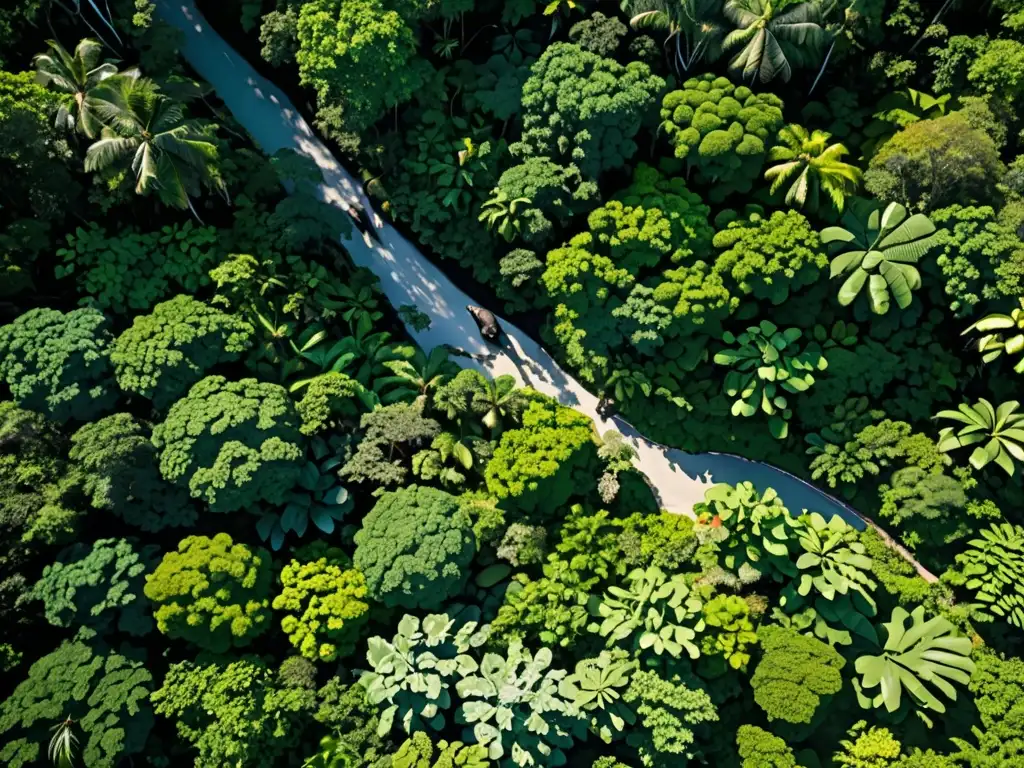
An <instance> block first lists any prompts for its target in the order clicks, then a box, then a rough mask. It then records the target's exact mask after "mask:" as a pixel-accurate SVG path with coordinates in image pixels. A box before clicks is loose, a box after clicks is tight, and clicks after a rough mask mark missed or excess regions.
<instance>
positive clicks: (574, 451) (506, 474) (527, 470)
mask: <svg viewBox="0 0 1024 768" xmlns="http://www.w3.org/2000/svg"><path fill="white" fill-rule="evenodd" d="M595 453H596V452H595V451H594V440H593V425H592V422H591V421H590V419H588V418H587V417H586V416H584V415H583V414H581V413H580V412H579V411H574V410H573V409H571V408H564V407H562V406H560V405H558V404H557V403H554V402H551V401H548V400H546V399H542V400H537V401H534V402H532V403H530V406H529V407H528V408H527V409H526V411H525V412H524V413H523V426H522V427H521V428H520V429H510V430H508V431H507V432H505V433H504V434H503V435H502V436H501V442H500V443H499V444H498V447H497V448H495V449H494V456H493V457H492V458H491V460H490V462H488V464H487V468H486V470H485V471H484V477H485V478H486V480H487V490H488V491H489V492H490V493H492V494H494V495H495V496H497V497H498V498H499V499H502V500H507V501H508V503H509V504H511V505H514V506H516V507H518V508H519V509H521V510H522V511H524V512H532V511H534V510H536V509H537V508H538V507H541V506H542V507H543V509H544V510H546V511H553V510H555V509H558V508H559V507H560V506H561V505H562V504H564V503H565V502H566V501H567V500H568V499H569V497H570V496H571V495H572V493H573V491H574V489H575V484H576V483H577V482H579V478H577V477H574V475H575V474H580V475H582V474H584V472H579V471H578V470H581V469H583V468H585V467H587V465H588V464H589V463H590V462H591V460H592V459H593V458H594V456H595ZM588 481H589V478H588Z"/></svg>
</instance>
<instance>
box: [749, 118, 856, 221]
mask: <svg viewBox="0 0 1024 768" xmlns="http://www.w3.org/2000/svg"><path fill="white" fill-rule="evenodd" d="M830 138H832V134H830V133H826V132H825V131H814V132H813V133H808V132H807V129H806V128H804V127H803V126H800V125H787V126H786V127H784V128H783V129H782V130H780V131H779V143H778V144H777V145H776V146H774V147H772V149H771V152H770V153H769V155H768V159H769V160H774V161H782V162H780V163H779V164H778V165H774V166H772V167H771V168H769V169H768V170H767V171H765V174H764V177H765V179H767V180H768V181H770V182H772V187H771V192H772V193H775V192H776V191H777V190H778V189H779V188H780V187H782V185H783V184H786V183H789V184H790V187H789V190H788V191H787V192H786V204H787V205H795V206H796V207H798V208H800V207H803V206H804V205H805V204H807V205H808V207H810V208H811V209H815V210H816V209H817V208H818V206H819V196H820V191H821V190H824V191H825V193H826V194H827V195H828V196H829V199H830V200H831V201H832V205H834V206H835V207H836V209H837V210H839V211H840V212H841V211H842V210H843V207H844V206H845V205H846V198H847V197H848V196H849V195H852V194H853V192H854V190H855V189H856V188H857V183H858V182H859V181H860V178H861V172H860V170H859V169H858V168H857V167H856V166H853V165H850V164H849V163H844V162H843V160H842V158H843V156H844V155H845V154H846V153H847V151H848V150H847V149H846V147H845V146H844V145H842V144H829V143H828V140H829V139H830Z"/></svg>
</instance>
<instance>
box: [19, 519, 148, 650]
mask: <svg viewBox="0 0 1024 768" xmlns="http://www.w3.org/2000/svg"><path fill="white" fill-rule="evenodd" d="M152 550H153V547H148V548H147V550H145V551H143V552H136V551H135V548H134V547H133V546H132V543H131V542H130V541H126V540H125V539H100V540H98V541H96V542H95V543H94V544H93V545H92V547H91V548H90V547H87V546H86V545H84V544H81V543H79V544H74V545H73V546H71V547H68V548H67V549H66V550H65V551H64V552H63V553H62V554H61V555H60V556H59V557H58V558H57V560H56V562H54V563H53V564H52V565H48V566H46V568H44V569H43V575H42V576H41V577H40V579H39V581H38V582H36V585H35V587H34V588H33V589H32V596H33V597H34V598H35V599H37V600H42V601H43V605H44V611H45V613H46V620H47V621H49V622H50V623H51V624H54V625H55V626H58V627H68V626H86V627H90V628H91V629H94V630H96V631H97V632H100V633H103V632H105V631H107V630H109V628H110V625H111V623H113V622H114V620H115V619H116V624H117V628H118V629H119V630H121V631H122V632H127V633H129V634H132V635H145V634H146V633H147V632H149V631H150V630H151V629H152V621H151V620H150V618H149V616H148V615H147V606H146V601H145V598H144V597H143V595H142V589H143V584H144V581H145V579H144V577H145V573H146V570H147V568H148V567H149V565H150V563H149V562H148V560H149V559H151V558H152V556H153V554H154V553H153V551H152Z"/></svg>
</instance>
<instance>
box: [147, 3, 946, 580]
mask: <svg viewBox="0 0 1024 768" xmlns="http://www.w3.org/2000/svg"><path fill="white" fill-rule="evenodd" d="M156 6H157V13H158V14H159V15H160V16H161V17H162V18H163V19H164V20H165V21H167V22H169V23H170V24H172V25H174V26H175V27H178V28H179V29H181V30H182V32H183V33H184V36H185V39H184V47H183V49H182V51H181V53H182V55H183V56H184V58H185V59H186V60H187V61H188V62H189V64H191V66H192V67H193V69H195V71H196V72H197V73H198V74H199V75H200V76H201V77H202V78H203V79H204V80H206V81H207V82H208V83H210V85H211V86H212V87H213V88H214V89H215V90H216V92H217V95H218V96H219V97H220V99H221V100H222V101H223V102H224V104H225V105H226V106H227V108H228V109H230V110H231V112H232V114H233V115H234V116H235V119H236V120H238V122H239V123H240V124H241V125H242V126H244V127H245V129H246V130H247V131H248V132H249V134H250V135H251V136H252V138H253V140H254V141H255V142H256V143H257V144H258V145H259V147H260V149H262V150H263V151H264V152H266V153H268V154H273V153H274V152H276V151H277V150H279V149H293V150H295V151H296V152H298V153H300V154H303V155H306V156H308V157H310V158H311V159H312V160H313V161H314V162H315V163H316V164H317V165H318V166H319V168H320V170H321V171H322V173H323V180H324V181H323V184H322V185H321V187H320V195H321V197H322V198H323V199H324V200H326V201H327V202H329V203H331V204H333V205H337V206H339V207H340V208H342V209H343V210H345V211H347V212H349V213H351V214H353V215H354V214H355V212H357V211H367V212H371V211H373V207H372V205H371V203H370V201H369V200H368V199H367V198H366V196H365V195H364V193H363V190H362V186H361V185H360V184H359V183H357V182H356V181H355V180H353V178H352V176H351V175H350V174H349V173H348V172H347V171H346V170H345V169H344V168H343V167H342V166H341V164H340V163H339V162H338V161H337V159H336V158H335V157H334V156H333V155H332V154H331V152H330V151H329V150H328V149H327V148H326V147H325V146H324V144H323V143H322V142H321V141H320V140H319V139H318V138H317V136H316V134H314V132H313V130H312V129H311V128H310V127H309V125H308V124H307V123H306V121H305V120H304V119H303V117H302V115H300V114H299V112H298V110H296V109H295V107H294V106H293V105H292V103H291V101H289V99H288V98H287V96H285V95H284V93H282V92H281V91H280V90H279V89H278V88H276V87H275V86H274V85H273V84H272V83H270V82H268V81H267V80H265V79H264V78H263V77H261V76H260V75H259V74H258V73H257V72H256V71H255V70H254V69H253V68H252V67H251V66H250V65H249V63H248V62H247V61H246V60H245V59H243V58H242V57H241V56H239V55H238V54H237V53H236V52H235V51H234V50H233V49H232V48H231V47H230V46H229V45H228V44H227V43H226V42H225V41H224V40H223V38H221V37H220V35H218V34H217V32H216V31H215V30H214V29H212V28H211V27H210V25H209V23H208V22H207V21H206V19H205V18H204V17H203V16H202V14H200V13H199V11H198V10H197V9H196V7H195V4H194V2H193V0H157V2H156ZM371 218H372V219H373V231H372V233H370V232H362V233H361V232H359V231H358V230H357V229H355V228H353V233H352V235H351V236H350V237H348V238H343V239H342V244H343V245H344V247H345V249H346V250H347V251H348V253H349V254H350V255H351V258H352V260H353V261H354V262H355V263H356V264H358V265H360V266H364V267H367V268H369V269H371V270H372V271H373V272H374V273H375V274H376V275H377V276H378V277H379V278H380V283H381V289H382V290H383V291H384V293H385V295H386V296H387V298H388V300H389V301H390V302H391V303H392V304H393V305H394V306H396V307H398V306H401V305H403V304H415V305H416V307H417V308H418V309H419V310H420V311H421V312H424V313H425V314H427V315H428V316H429V317H430V320H431V324H430V327H429V328H428V329H427V330H425V331H416V330H414V329H412V328H410V329H409V333H410V335H411V336H412V337H413V338H414V339H415V340H416V341H417V342H418V343H419V344H420V345H421V346H422V347H423V348H424V349H425V350H429V349H432V348H433V347H435V346H438V345H441V344H447V345H450V346H452V347H455V348H459V349H463V350H465V351H466V352H467V353H469V354H470V355H472V357H470V358H463V357H456V358H455V360H456V362H458V363H459V364H461V365H463V366H467V365H472V366H473V367H476V368H478V369H480V370H482V371H484V372H485V373H487V374H489V375H490V376H498V375H501V374H505V373H508V374H512V375H513V376H515V377H516V378H517V379H518V380H519V381H521V382H522V383H524V384H527V385H529V386H531V387H533V388H534V389H536V390H538V391H540V392H543V393H545V394H548V395H551V396H552V397H555V398H557V399H558V401H559V402H561V403H562V404H564V405H567V406H570V407H572V408H575V409H576V410H578V411H581V412H582V413H584V414H586V415H587V416H589V417H590V418H592V419H593V420H594V423H595V424H596V425H597V428H598V430H599V431H600V432H601V433H602V434H603V433H604V432H605V431H606V430H610V429H615V430H618V431H619V432H621V433H622V434H623V435H624V436H625V437H626V438H627V439H628V440H629V441H630V442H631V443H632V445H633V447H634V448H635V449H636V451H637V460H636V465H637V466H638V468H639V469H640V470H641V471H642V472H643V473H644V474H645V475H646V476H647V479H648V481H649V482H650V485H651V487H652V488H653V489H654V491H655V493H656V494H657V495H658V497H659V501H660V503H661V505H662V507H664V508H665V509H668V510H670V511H672V512H676V513H681V514H687V515H692V514H693V505H694V503H696V502H698V501H702V500H703V498H704V491H705V489H706V488H707V486H708V485H709V484H710V483H713V482H727V483H738V482H740V481H742V480H750V481H751V482H753V483H754V485H755V486H757V487H758V488H761V489H763V488H766V487H768V486H771V487H773V488H775V490H776V491H778V493H779V495H780V496H781V497H782V498H783V499H784V500H785V502H786V505H787V506H788V507H789V508H790V509H792V510H794V511H795V510H801V509H810V510H815V511H818V512H821V513H822V514H824V515H825V516H826V517H830V516H831V515H833V514H838V515H841V516H842V517H843V518H844V519H846V520H847V521H848V522H849V523H851V524H852V525H854V526H856V527H857V528H858V529H863V528H864V527H865V525H871V526H872V527H875V528H876V529H877V530H879V532H880V533H881V534H882V535H883V537H884V538H885V539H886V540H887V541H888V543H889V544H890V546H893V547H895V548H897V549H898V550H899V551H900V552H901V554H903V556H904V557H906V558H907V559H908V560H910V561H911V562H912V563H913V564H914V566H915V567H916V568H917V570H918V572H919V573H920V574H921V575H922V576H923V577H924V578H926V579H928V580H929V581H934V580H935V576H934V575H933V574H931V573H930V572H928V571H927V570H926V569H925V568H924V567H923V566H921V565H920V564H919V563H917V562H916V561H915V560H914V559H913V558H912V557H911V555H910V554H909V553H908V552H907V551H906V550H904V549H903V548H902V547H900V546H899V544H898V543H896V542H895V541H894V540H893V539H892V538H891V537H889V536H888V535H887V534H885V532H884V531H882V530H881V529H878V527H877V526H876V525H875V524H874V523H873V522H871V521H870V520H867V519H865V518H864V517H863V516H861V515H860V514H859V513H857V511H856V510H854V509H852V508H851V507H849V506H848V505H846V504H843V503H842V502H840V501H838V500H837V499H834V498H833V497H831V496H829V495H828V494H826V493H824V492H823V491H821V490H819V489H818V488H816V487H815V486H813V485H812V484H810V483H808V482H806V481H804V480H802V479H800V478H798V477H796V476H795V475H792V474H790V473H788V472H784V471H783V470H780V469H778V468H777V467H773V466H771V465H769V464H763V463H760V462H752V461H749V460H747V459H744V458H742V457H740V456H733V455H729V454H719V453H701V454H692V453H684V452H683V451H680V450H676V449H672V448H668V447H666V446H663V445H659V444H657V443H654V442H651V441H650V440H648V439H646V438H645V437H644V436H643V435H641V434H640V433H638V432H637V431H636V430H635V429H633V428H632V426H630V425H629V424H626V423H625V422H623V421H622V420H621V419H618V418H615V419H613V420H607V419H604V418H602V417H601V416H599V415H598V413H597V398H596V397H595V396H594V395H592V394H590V393H589V392H588V391H587V390H586V389H585V388H584V387H583V386H582V385H581V384H580V383H579V382H577V381H576V380H575V379H573V378H572V377H571V376H569V375H568V374H567V373H565V372H564V371H563V370H562V369H561V368H560V367H559V366H558V364H557V363H556V362H555V361H554V359H552V357H551V355H549V354H548V353H547V351H546V350H545V349H544V348H543V347H541V346H540V345H539V344H537V342H535V341H534V340H533V339H532V338H530V337H529V336H528V335H527V334H525V333H523V332H522V331H521V330H520V329H518V328H516V327H515V326H514V325H513V324H512V323H510V322H508V321H507V320H503V319H502V320H500V322H501V325H502V328H503V329H504V331H505V332H506V335H507V337H508V343H507V347H506V348H505V349H502V350H495V349H494V348H493V347H489V346H487V345H485V343H484V342H483V341H482V340H481V338H480V336H479V332H478V331H477V327H476V324H475V323H474V322H473V319H472V318H471V316H470V315H469V313H468V312H467V311H466V309H465V308H466V305H468V304H471V303H472V301H471V299H470V298H469V297H468V296H467V295H466V294H464V293H463V292H462V291H460V290H459V289H458V288H457V287H456V286H455V285H454V284H453V283H452V282H451V281H450V280H448V278H447V277H445V275H444V273H443V272H441V270H440V269H439V268H438V267H437V266H435V265H434V264H433V263H431V262H430V261H429V260H428V259H427V258H426V257H425V256H423V254H421V253H420V252H419V250H418V249H417V247H416V246H415V245H413V244H412V243H410V242H408V241H407V240H406V239H405V238H404V237H403V236H402V235H401V234H400V233H399V232H397V231H396V230H395V228H394V227H392V226H391V225H390V224H388V223H387V222H385V221H383V220H382V219H381V218H380V216H379V215H377V214H376V213H375V212H374V213H373V214H372V217H371ZM723 426H726V427H727V425H723Z"/></svg>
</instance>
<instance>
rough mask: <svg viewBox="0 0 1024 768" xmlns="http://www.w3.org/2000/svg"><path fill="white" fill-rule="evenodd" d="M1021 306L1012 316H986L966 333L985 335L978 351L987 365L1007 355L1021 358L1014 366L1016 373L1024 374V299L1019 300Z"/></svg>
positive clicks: (969, 327)
mask: <svg viewBox="0 0 1024 768" xmlns="http://www.w3.org/2000/svg"><path fill="white" fill-rule="evenodd" d="M1017 301H1018V303H1019V304H1020V306H1019V307H1018V308H1016V309H1014V310H1013V311H1012V312H1011V313H1010V314H1008V315H1003V314H994V315H986V316H985V317H983V318H981V320H978V321H977V322H976V323H973V324H971V325H970V326H968V327H967V330H965V331H964V334H965V335H966V334H968V333H970V332H971V331H980V332H981V333H983V334H985V335H984V336H982V337H981V338H980V339H978V351H979V352H981V359H982V361H984V362H986V363H991V362H992V361H994V360H996V359H997V358H999V357H1000V356H1001V355H1003V354H1005V355H1006V356H1007V357H1017V358H1019V359H1018V360H1017V362H1016V363H1015V364H1014V366H1013V370H1014V372H1015V373H1024V299H1018V300H1017Z"/></svg>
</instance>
